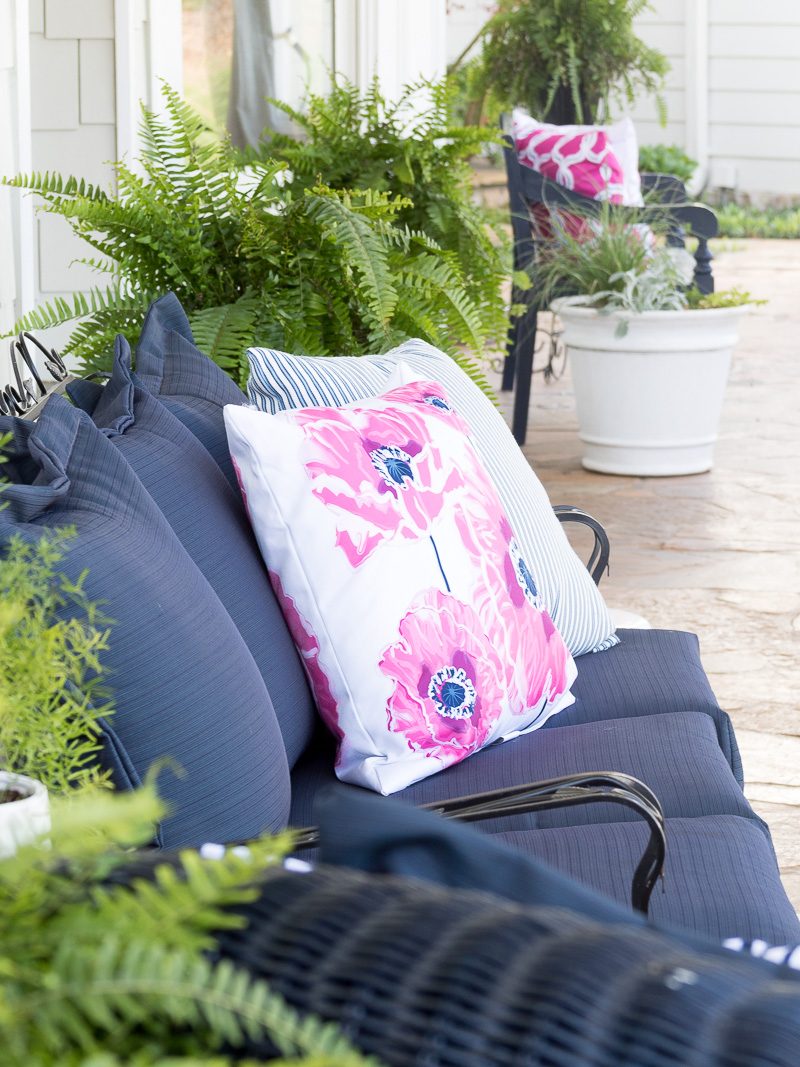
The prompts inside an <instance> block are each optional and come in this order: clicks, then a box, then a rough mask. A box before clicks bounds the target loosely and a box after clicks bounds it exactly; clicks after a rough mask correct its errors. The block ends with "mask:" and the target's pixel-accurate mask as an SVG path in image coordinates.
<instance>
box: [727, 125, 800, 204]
mask: <svg viewBox="0 0 800 1067" xmlns="http://www.w3.org/2000/svg"><path fill="white" fill-rule="evenodd" d="M711 154H712V155H713V156H723V157H733V156H735V157H736V158H737V159H763V160H768V159H769V160H775V159H783V160H798V161H800V126H782V127H780V128H778V129H776V128H775V127H774V126H766V127H765V126H760V125H759V126H743V125H731V126H722V125H719V124H715V125H712V127H711ZM797 192H798V194H800V188H798V190H797Z"/></svg>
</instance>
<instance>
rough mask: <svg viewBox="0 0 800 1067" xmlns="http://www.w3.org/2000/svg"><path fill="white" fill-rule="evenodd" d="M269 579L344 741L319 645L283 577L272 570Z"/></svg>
mask: <svg viewBox="0 0 800 1067" xmlns="http://www.w3.org/2000/svg"><path fill="white" fill-rule="evenodd" d="M269 580H270V582H271V584H272V588H273V590H274V591H275V596H276V598H277V600H278V604H279V605H280V608H281V611H282V612H283V617H284V619H286V625H287V626H288V627H289V633H290V634H291V635H292V639H293V641H294V643H295V644H296V645H297V651H298V652H299V653H300V658H301V660H302V661H303V666H304V667H305V670H306V674H307V675H308V680H309V682H310V683H311V691H312V692H313V694H314V700H315V701H316V704H317V708H318V710H319V713H320V715H321V716H322V720H323V722H324V723H325V725H326V726H327V727H328V729H329V730H330V732H331V733H332V734H333V736H334V737H335V738H336V740H337V741H339V742H341V741H343V740H344V732H343V730H342V728H341V726H339V712H338V706H337V703H336V697H335V696H334V695H333V693H332V692H331V683H330V679H329V678H328V676H327V674H326V673H325V671H323V669H322V666H321V664H320V662H319V642H318V641H317V639H316V637H315V636H314V634H313V633H312V632H311V630H310V629H309V627H308V623H307V622H306V621H305V619H304V618H303V616H302V615H301V614H300V612H299V611H298V610H297V605H296V604H295V602H294V600H293V599H292V598H291V597H290V596H289V595H288V594H287V593H286V592H285V591H284V588H283V583H282V582H281V579H280V576H279V575H278V574H276V573H275V571H270V572H269ZM337 762H338V759H337Z"/></svg>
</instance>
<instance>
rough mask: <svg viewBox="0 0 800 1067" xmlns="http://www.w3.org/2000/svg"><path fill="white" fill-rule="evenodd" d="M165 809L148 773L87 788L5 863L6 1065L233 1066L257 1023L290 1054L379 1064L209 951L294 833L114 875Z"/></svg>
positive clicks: (2, 998) (2, 1017)
mask: <svg viewBox="0 0 800 1067" xmlns="http://www.w3.org/2000/svg"><path fill="white" fill-rule="evenodd" d="M162 814H163V811H162V809H161V805H160V804H159V802H158V801H157V800H156V798H155V796H154V794H153V792H152V789H151V788H149V787H145V788H143V789H141V790H139V791H137V792H135V793H127V794H117V795H115V794H112V793H108V792H102V791H96V790H88V791H87V790H84V791H81V794H80V796H79V797H78V798H77V799H73V800H70V801H60V802H57V803H56V804H55V805H54V806H53V828H52V832H51V833H50V835H49V842H48V844H47V847H45V845H44V844H40V845H33V846H29V847H27V848H23V849H21V850H20V852H19V853H18V854H17V855H16V856H15V857H13V858H12V859H8V860H4V861H3V862H2V863H0V1047H2V1050H3V1052H2V1062H3V1065H4V1067H167V1065H168V1064H169V1065H172V1067H193V1065H200V1064H204V1065H206V1067H212V1065H213V1067H228V1065H229V1063H230V1060H229V1058H228V1057H227V1056H225V1055H220V1054H219V1052H218V1051H216V1050H218V1049H219V1048H220V1047H221V1046H222V1045H223V1043H228V1044H230V1045H233V1046H239V1045H241V1044H242V1042H243V1040H244V1039H245V1038H246V1037H251V1038H263V1037H267V1038H269V1040H270V1041H271V1042H272V1044H273V1045H274V1046H275V1047H276V1049H278V1050H279V1054H280V1055H281V1056H283V1057H285V1059H282V1060H281V1061H280V1062H281V1063H292V1064H297V1065H299V1064H303V1065H305V1067H378V1065H377V1064H376V1061H375V1060H373V1059H371V1058H369V1057H365V1056H362V1055H361V1054H359V1053H358V1052H357V1051H356V1050H354V1049H353V1047H352V1046H351V1045H350V1044H349V1042H347V1041H346V1040H345V1038H344V1037H343V1036H342V1035H341V1033H340V1032H339V1031H338V1029H337V1028H336V1027H335V1026H334V1025H332V1024H329V1023H323V1022H321V1021H320V1020H318V1019H315V1018H314V1017H310V1016H307V1017H300V1016H299V1015H298V1014H297V1012H296V1011H294V1009H292V1008H291V1007H290V1006H289V1005H288V1004H286V1002H285V1001H284V1000H283V999H282V998H281V997H279V996H278V995H277V994H275V993H272V992H271V991H270V990H269V988H268V987H267V985H266V984H265V983H264V982H263V981H260V980H254V979H252V978H251V977H250V976H249V975H248V974H247V973H246V972H242V971H238V970H236V969H235V968H234V967H232V966H231V965H230V964H229V963H226V962H224V961H223V962H221V963H217V964H213V963H211V962H209V960H208V959H207V958H206V956H205V955H204V950H205V949H207V948H210V947H213V944H214V938H213V933H212V931H213V930H219V929H223V928H225V927H228V928H230V927H231V926H237V925H241V924H242V922H243V920H242V919H241V918H240V917H239V916H236V915H233V914H232V913H231V911H230V910H229V908H230V906H232V905H235V904H240V903H243V902H245V901H248V900H251V899H252V898H253V897H254V896H255V895H256V893H257V890H256V889H255V888H254V887H253V882H254V881H255V880H256V879H257V878H258V877H259V872H260V871H261V870H262V869H263V868H264V866H265V865H266V864H269V863H275V862H277V861H278V860H280V858H281V856H282V855H283V854H284V853H285V852H286V851H287V850H288V849H289V848H290V847H291V840H290V837H289V835H285V836H284V837H279V838H265V839H263V840H261V841H257V842H254V843H253V844H252V846H251V847H250V850H249V855H242V854H234V853H233V852H231V851H229V852H228V853H227V854H226V855H225V856H224V857H223V859H221V860H203V859H201V858H200V857H199V856H198V854H197V853H195V852H191V851H189V852H185V853H183V854H182V855H181V857H180V860H179V862H178V863H177V864H176V865H172V864H168V863H166V862H164V863H163V864H161V865H158V864H156V865H154V868H153V871H152V877H142V878H140V879H138V880H136V879H134V880H133V881H132V882H131V884H111V883H109V881H108V875H109V873H110V871H111V870H112V869H113V868H114V867H115V866H117V865H119V864H121V863H124V862H125V861H126V859H128V860H129V859H130V858H131V857H130V856H129V855H126V849H129V848H130V847H131V846H135V845H138V844H140V843H142V842H145V841H147V840H149V838H150V837H151V835H152V827H153V824H154V823H155V822H157V821H158V819H159V818H160V817H161V816H162ZM237 852H239V850H237ZM274 1062H276V1063H277V1061H274Z"/></svg>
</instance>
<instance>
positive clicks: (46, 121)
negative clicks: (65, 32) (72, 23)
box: [30, 33, 79, 130]
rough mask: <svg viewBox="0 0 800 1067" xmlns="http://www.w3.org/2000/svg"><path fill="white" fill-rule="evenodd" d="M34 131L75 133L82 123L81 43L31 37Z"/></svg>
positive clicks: (36, 34) (39, 35)
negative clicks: (80, 97) (79, 78)
mask: <svg viewBox="0 0 800 1067" xmlns="http://www.w3.org/2000/svg"><path fill="white" fill-rule="evenodd" d="M30 41H31V128H32V129H34V130H74V129H75V128H76V126H77V125H78V122H79V103H78V42H77V41H61V40H59V41H51V40H48V39H47V37H43V36H42V35H41V34H39V33H34V34H31V39H30Z"/></svg>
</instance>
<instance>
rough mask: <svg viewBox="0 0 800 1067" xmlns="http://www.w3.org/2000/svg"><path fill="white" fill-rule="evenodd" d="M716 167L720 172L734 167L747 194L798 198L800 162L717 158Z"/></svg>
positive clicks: (735, 157)
mask: <svg viewBox="0 0 800 1067" xmlns="http://www.w3.org/2000/svg"><path fill="white" fill-rule="evenodd" d="M714 166H715V167H716V168H718V170H719V171H720V172H721V171H722V170H723V169H724V168H725V167H733V168H734V169H735V171H736V174H737V183H738V188H739V190H742V191H744V192H747V193H765V194H771V195H775V194H785V195H787V196H797V194H798V190H800V160H788V159H741V158H740V157H738V156H716V157H715V158H714Z"/></svg>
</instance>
